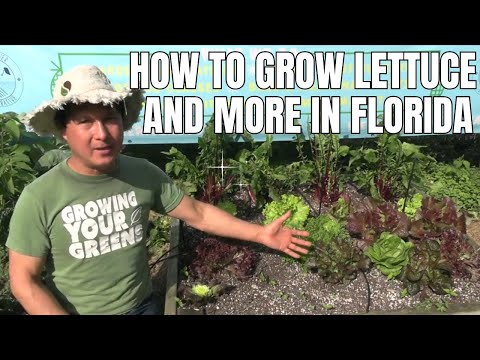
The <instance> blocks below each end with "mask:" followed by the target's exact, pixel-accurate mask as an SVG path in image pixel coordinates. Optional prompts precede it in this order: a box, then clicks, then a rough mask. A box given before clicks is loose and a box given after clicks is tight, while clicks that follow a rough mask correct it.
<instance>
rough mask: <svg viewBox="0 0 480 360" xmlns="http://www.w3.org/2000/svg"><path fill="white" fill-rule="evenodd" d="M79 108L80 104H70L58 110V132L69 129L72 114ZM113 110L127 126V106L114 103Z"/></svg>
mask: <svg viewBox="0 0 480 360" xmlns="http://www.w3.org/2000/svg"><path fill="white" fill-rule="evenodd" d="M76 106H78V104H73V103H68V104H66V105H65V106H64V107H63V109H62V110H57V112H56V113H55V120H54V122H55V127H56V128H57V129H58V130H63V129H65V128H66V127H67V122H68V118H69V116H70V114H71V113H72V111H73V109H74V108H75V107H76ZM111 107H112V108H114V109H115V110H117V111H118V112H119V113H120V114H121V115H122V121H123V123H124V124H125V119H126V114H125V104H124V102H123V101H121V102H118V103H114V104H112V105H111Z"/></svg>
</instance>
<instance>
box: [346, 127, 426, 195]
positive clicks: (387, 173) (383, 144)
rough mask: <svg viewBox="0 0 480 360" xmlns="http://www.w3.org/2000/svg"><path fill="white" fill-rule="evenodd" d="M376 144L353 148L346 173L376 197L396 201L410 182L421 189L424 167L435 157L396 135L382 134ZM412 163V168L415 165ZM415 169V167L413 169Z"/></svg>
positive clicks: (404, 192) (403, 193)
mask: <svg viewBox="0 0 480 360" xmlns="http://www.w3.org/2000/svg"><path fill="white" fill-rule="evenodd" d="M375 142H376V143H375V147H373V148H364V147H363V146H362V147H360V148H359V149H352V150H351V151H350V161H349V164H348V175H349V177H350V178H351V180H352V181H353V182H354V183H355V184H357V186H359V187H360V188H361V189H364V190H367V191H368V192H369V194H370V195H371V196H372V197H374V198H375V199H383V200H387V201H396V200H397V199H399V198H400V197H405V196H406V195H405V194H406V193H407V189H408V188H409V183H412V185H413V187H414V188H415V189H417V190H423V189H424V186H423V185H422V184H423V183H424V174H425V169H427V168H428V167H430V165H431V164H432V163H435V159H434V158H433V157H431V156H428V155H425V154H423V153H422V151H421V149H422V146H419V145H415V144H412V143H408V142H402V141H401V140H400V138H399V135H396V134H388V133H385V134H381V135H379V136H378V137H377V138H376V141H375ZM414 165H415V168H414ZM412 170H414V171H412Z"/></svg>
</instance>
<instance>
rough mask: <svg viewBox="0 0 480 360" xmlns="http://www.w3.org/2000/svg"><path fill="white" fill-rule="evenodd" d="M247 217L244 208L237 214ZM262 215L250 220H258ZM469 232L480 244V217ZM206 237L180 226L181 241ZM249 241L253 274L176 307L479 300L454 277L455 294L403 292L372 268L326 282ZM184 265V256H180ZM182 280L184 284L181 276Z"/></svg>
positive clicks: (342, 309)
mask: <svg viewBox="0 0 480 360" xmlns="http://www.w3.org/2000/svg"><path fill="white" fill-rule="evenodd" d="M239 216H240V217H241V216H243V217H242V218H245V216H246V214H245V213H244V214H239ZM260 220H261V215H260V214H258V213H257V214H256V215H255V216H253V217H252V216H251V214H250V218H249V221H252V222H256V223H259V222H260ZM467 229H468V231H467V234H468V236H469V237H470V239H471V240H473V241H475V242H476V243H477V244H479V245H480V221H469V222H468V223H467ZM202 237H205V234H202V233H200V232H198V231H197V230H195V229H192V228H190V227H188V226H184V237H183V238H184V241H186V242H190V243H192V242H195V241H197V240H200V239H201V238H202ZM249 246H253V247H254V248H255V250H256V251H258V253H259V254H260V261H259V263H258V265H257V267H256V269H255V271H254V273H253V275H252V276H251V277H250V278H248V279H247V280H244V281H239V280H237V279H235V278H233V277H232V276H228V275H224V277H223V278H222V282H225V284H226V285H229V286H230V287H231V288H232V290H231V291H230V292H229V293H228V294H224V295H222V296H220V297H219V298H217V300H216V301H215V302H213V303H210V304H208V305H206V306H204V307H202V308H192V307H190V308H189V307H186V308H183V309H179V313H186V314H191V313H192V312H193V313H198V314H207V315H260V314H266V315H286V314H289V315H317V314H318V315H320V314H323V315H327V314H332V315H333V314H377V313H378V314H385V313H387V314H388V313H395V314H401V313H407V314H408V313H416V314H418V313H437V314H439V313H449V312H453V311H455V309H459V308H460V309H462V308H463V307H464V306H465V305H467V304H470V305H472V304H478V305H479V306H480V283H478V282H473V281H471V280H468V279H457V278H454V279H453V282H454V288H453V290H454V292H455V293H456V295H455V296H450V295H443V296H440V295H437V294H435V293H433V292H432V291H431V290H429V289H427V290H424V291H421V292H420V293H418V294H417V295H415V296H402V295H401V292H402V289H403V285H402V283H401V282H400V281H398V280H395V279H394V280H387V278H386V276H384V275H383V274H381V273H380V272H379V271H378V270H376V269H375V268H373V267H372V268H371V269H370V270H368V271H367V272H365V273H362V272H360V273H359V274H358V275H357V277H356V278H355V279H354V280H352V281H349V282H348V283H345V284H330V283H326V282H325V281H323V280H322V279H321V278H320V277H319V276H318V275H317V274H314V273H307V272H305V271H304V270H302V268H301V267H300V266H299V264H298V263H296V262H295V261H292V260H290V261H288V260H286V257H285V256H283V254H280V253H277V252H275V251H273V250H271V249H268V248H264V247H261V246H258V245H256V244H253V245H249ZM180 266H182V258H180ZM180 285H181V286H182V285H188V282H187V281H186V280H185V279H184V278H183V279H182V280H181V284H180Z"/></svg>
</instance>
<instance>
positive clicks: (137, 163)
mask: <svg viewBox="0 0 480 360" xmlns="http://www.w3.org/2000/svg"><path fill="white" fill-rule="evenodd" d="M182 197H183V192H182V191H181V190H180V189H179V188H178V187H177V186H175V184H174V183H173V181H172V180H171V179H170V178H169V177H168V176H167V175H166V174H165V173H164V172H163V171H162V170H161V169H160V168H158V167H157V166H155V165H153V164H151V163H150V162H148V161H147V160H145V159H137V158H133V157H129V156H125V155H120V156H119V161H118V167H117V170H116V171H115V172H114V173H112V174H109V175H99V176H87V175H81V174H78V173H76V172H74V171H72V170H71V169H70V167H69V166H68V165H67V162H66V160H64V161H62V162H61V163H60V164H58V165H57V166H55V167H54V168H52V169H51V170H50V171H49V172H47V173H46V174H44V175H42V176H40V177H39V178H38V179H36V180H35V181H33V182H32V183H31V184H29V185H28V186H27V187H25V189H24V191H23V192H22V194H21V195H20V197H19V199H18V202H17V204H16V206H15V210H14V213H13V215H12V219H11V221H10V231H9V235H8V239H7V243H6V245H7V246H8V247H9V248H10V249H12V250H14V251H16V252H19V253H21V254H25V255H30V256H38V257H42V256H46V258H47V262H46V278H45V279H46V284H47V286H48V287H49V288H50V289H51V290H52V292H53V294H54V295H55V296H56V297H57V299H58V300H59V302H60V303H61V304H62V305H63V306H64V307H65V309H66V310H67V311H69V312H71V313H74V314H77V313H78V314H121V313H124V312H126V311H128V310H130V309H132V308H134V307H135V306H137V305H139V304H140V303H141V302H142V300H144V299H145V298H146V297H147V296H148V295H149V294H150V293H151V291H152V286H151V279H150V273H149V266H148V257H147V248H146V246H145V243H146V241H145V240H146V231H147V225H148V216H149V212H150V210H151V209H152V210H154V211H156V212H158V213H161V214H165V213H167V212H169V211H171V210H173V209H174V208H175V207H176V206H177V205H178V204H179V203H180V201H181V199H182Z"/></svg>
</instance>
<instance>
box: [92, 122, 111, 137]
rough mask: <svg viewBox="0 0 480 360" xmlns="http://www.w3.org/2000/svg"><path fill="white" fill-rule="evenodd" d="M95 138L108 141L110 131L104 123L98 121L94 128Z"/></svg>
mask: <svg viewBox="0 0 480 360" xmlns="http://www.w3.org/2000/svg"><path fill="white" fill-rule="evenodd" d="M93 131H94V136H95V138H97V139H100V140H103V139H106V138H107V136H108V130H107V127H106V126H105V124H104V123H103V121H101V120H96V121H95V125H94V127H93Z"/></svg>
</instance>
